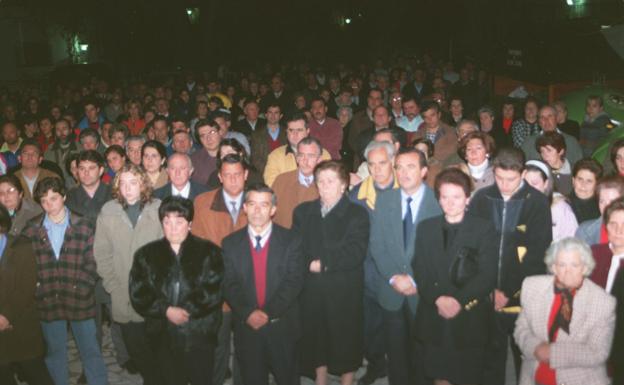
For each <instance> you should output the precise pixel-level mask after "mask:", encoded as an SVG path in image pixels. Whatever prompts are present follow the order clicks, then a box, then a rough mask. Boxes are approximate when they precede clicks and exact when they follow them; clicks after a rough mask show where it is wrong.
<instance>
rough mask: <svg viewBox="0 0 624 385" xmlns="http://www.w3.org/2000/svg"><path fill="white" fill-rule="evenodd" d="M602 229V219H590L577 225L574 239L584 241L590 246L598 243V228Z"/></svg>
mask: <svg viewBox="0 0 624 385" xmlns="http://www.w3.org/2000/svg"><path fill="white" fill-rule="evenodd" d="M601 227H602V217H598V218H596V219H590V220H588V221H585V222H583V223H581V224H580V225H579V227H578V228H577V229H576V233H575V234H574V236H575V237H577V238H579V239H581V240H583V241H585V242H586V243H587V244H588V245H590V246H592V245H595V244H598V243H600V228H601Z"/></svg>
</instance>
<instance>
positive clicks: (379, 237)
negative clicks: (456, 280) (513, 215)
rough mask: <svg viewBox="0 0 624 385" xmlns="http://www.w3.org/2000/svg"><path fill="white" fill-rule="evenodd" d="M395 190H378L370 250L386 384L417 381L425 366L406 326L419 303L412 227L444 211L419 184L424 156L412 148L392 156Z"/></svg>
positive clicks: (428, 191) (408, 326) (392, 384)
mask: <svg viewBox="0 0 624 385" xmlns="http://www.w3.org/2000/svg"><path fill="white" fill-rule="evenodd" d="M395 170H396V178H397V180H398V182H399V187H400V188H399V189H390V190H384V191H380V193H379V195H378V196H377V200H376V203H375V210H374V211H373V213H372V218H371V219H372V221H371V236H370V243H369V253H370V254H371V256H372V257H373V260H374V262H375V265H376V266H377V269H378V270H379V273H380V274H381V276H382V283H381V285H380V286H379V291H378V295H377V298H378V300H379V304H380V305H381V307H382V308H383V313H384V314H383V317H384V329H385V333H386V349H387V356H388V379H389V382H390V385H401V384H412V383H416V384H420V383H422V381H423V376H424V375H423V371H422V370H421V369H419V367H421V366H422V362H421V361H419V360H418V357H417V354H418V349H416V351H413V349H412V342H411V338H410V325H411V323H412V320H413V319H414V317H415V315H416V307H417V305H418V295H417V282H416V281H415V280H414V272H413V271H412V268H411V263H412V257H413V255H414V243H415V239H416V227H417V226H418V223H420V222H421V221H423V220H425V219H427V218H431V217H434V216H437V215H441V214H442V210H441V209H440V206H439V205H438V202H437V200H436V198H435V196H434V193H433V191H431V189H430V188H429V187H427V185H426V184H424V183H423V180H424V178H425V176H426V175H427V160H426V158H425V155H424V154H423V153H422V152H420V151H419V150H416V149H414V148H406V149H402V150H400V151H399V153H398V155H397V156H396V158H395Z"/></svg>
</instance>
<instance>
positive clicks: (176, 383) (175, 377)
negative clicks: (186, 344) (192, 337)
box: [158, 337, 215, 385]
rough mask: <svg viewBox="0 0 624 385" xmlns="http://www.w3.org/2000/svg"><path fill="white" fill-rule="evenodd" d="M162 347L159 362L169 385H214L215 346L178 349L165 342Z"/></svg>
mask: <svg viewBox="0 0 624 385" xmlns="http://www.w3.org/2000/svg"><path fill="white" fill-rule="evenodd" d="M165 338H166V337H165ZM160 345H161V346H160V347H159V352H158V362H159V364H160V368H161V370H162V372H163V376H164V378H165V381H166V382H165V383H166V384H167V385H187V384H189V383H190V385H212V376H213V363H214V353H215V347H214V345H210V344H205V345H199V346H193V347H191V348H190V349H178V348H176V347H173V346H171V345H170V344H169V343H166V342H164V341H163V343H161V344H160Z"/></svg>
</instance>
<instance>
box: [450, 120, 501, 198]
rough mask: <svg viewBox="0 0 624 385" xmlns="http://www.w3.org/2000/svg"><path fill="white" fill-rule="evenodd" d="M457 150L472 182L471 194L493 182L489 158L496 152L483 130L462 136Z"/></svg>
mask: <svg viewBox="0 0 624 385" xmlns="http://www.w3.org/2000/svg"><path fill="white" fill-rule="evenodd" d="M457 152H458V153H459V156H460V157H461V158H462V159H463V160H464V161H465V162H466V165H467V166H468V171H469V174H470V176H471V177H472V183H473V184H474V191H473V194H474V193H475V192H476V191H477V190H479V189H481V188H483V187H487V186H490V185H492V184H494V170H493V169H492V166H491V165H490V158H491V157H493V156H494V153H495V152H496V145H495V144H494V139H492V137H491V136H489V135H488V134H486V133H483V132H478V131H477V132H471V133H469V134H467V135H466V136H464V137H463V138H462V140H461V142H460V143H459V148H458V150H457Z"/></svg>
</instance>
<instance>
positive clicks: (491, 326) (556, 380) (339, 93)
mask: <svg viewBox="0 0 624 385" xmlns="http://www.w3.org/2000/svg"><path fill="white" fill-rule="evenodd" d="M222 75H223V74H222ZM0 102H1V103H2V116H1V117H0V119H1V121H0V124H1V126H0V137H1V139H2V147H0V174H1V175H0V383H2V384H7V385H11V384H17V382H16V379H19V380H21V381H23V382H25V383H28V384H29V385H51V384H54V385H69V384H70V378H69V370H68V366H69V364H68V353H67V349H68V348H67V344H68V342H67V341H68V332H71V335H72V336H73V338H74V339H75V340H76V344H77V346H78V351H79V355H80V361H81V364H82V369H83V374H82V376H81V378H80V379H79V380H78V381H79V382H82V383H87V384H89V385H105V384H107V383H108V373H107V369H106V365H105V363H104V360H103V356H102V352H101V346H102V329H103V327H110V334H111V337H112V342H113V346H114V357H115V360H116V361H117V363H118V364H119V365H120V366H121V367H122V368H123V369H125V370H126V371H127V372H129V373H133V374H137V373H138V374H139V375H140V377H141V378H142V381H143V383H144V384H145V385H186V384H192V385H206V384H214V385H222V384H223V383H224V382H225V381H226V379H227V378H229V377H231V378H232V381H233V383H234V384H235V385H242V384H244V385H252V384H259V385H262V384H265V385H268V383H269V378H270V376H272V378H273V381H274V382H275V383H277V384H278V385H290V384H298V383H300V378H301V376H305V377H308V378H311V379H313V380H314V381H315V383H316V384H317V385H326V384H328V383H329V381H330V375H332V376H338V377H339V381H340V383H341V384H343V385H349V384H354V383H358V384H360V385H370V384H373V383H374V382H375V381H376V380H377V379H379V378H382V377H388V382H389V383H390V384H391V385H408V384H417V385H425V384H435V385H450V384H474V385H477V384H483V385H502V384H505V383H506V379H508V378H509V377H514V376H515V378H516V379H517V383H519V384H523V385H524V384H539V385H555V384H563V383H565V384H568V385H570V384H579V385H593V384H595V385H607V384H624V366H622V365H621V364H618V362H620V361H619V360H621V359H622V357H624V314H623V311H622V309H624V302H623V301H624V270H622V269H620V261H622V259H623V257H624V140H619V141H616V142H614V143H612V144H611V146H610V150H609V151H610V157H609V159H607V161H605V162H604V164H601V163H600V162H598V161H596V160H594V159H592V158H591V155H592V154H593V152H594V150H596V148H597V147H598V146H600V145H601V144H602V142H603V141H604V140H605V138H606V137H607V136H608V134H609V133H610V130H611V129H612V128H613V127H614V124H613V123H612V122H611V120H610V119H609V117H608V115H607V114H606V113H605V112H604V108H603V101H602V99H601V98H600V97H599V96H590V97H589V98H588V99H587V103H586V116H585V119H584V121H583V122H580V123H578V122H574V121H572V120H570V119H569V118H568V116H567V109H566V105H565V103H563V102H561V101H558V102H556V103H554V104H552V105H545V104H542V103H541V101H540V100H538V99H536V98H535V97H533V96H529V97H527V98H525V99H522V100H516V99H510V98H504V99H500V98H499V99H497V98H495V97H494V95H492V93H491V87H490V84H489V83H488V75H487V73H486V72H485V71H482V70H477V69H476V68H475V66H474V65H472V64H471V63H466V65H465V66H464V67H462V68H461V69H460V70H459V71H458V72H455V71H454V69H453V65H452V64H451V63H443V62H442V63H437V62H434V61H432V60H431V58H429V57H425V58H424V59H423V61H422V62H419V63H415V62H410V61H403V62H401V61H399V62H397V63H395V65H393V66H392V67H391V68H388V67H386V66H385V65H384V63H383V62H381V61H377V62H375V63H374V64H373V65H372V66H370V67H367V66H361V67H359V68H358V69H350V68H348V67H346V66H342V65H341V66H338V67H336V68H335V69H333V72H331V73H330V74H326V72H325V71H324V70H323V69H312V68H310V67H309V66H305V65H302V66H298V67H289V66H283V67H281V68H280V69H277V70H275V69H271V68H270V66H268V67H267V68H266V69H265V70H263V71H261V72H243V73H240V74H236V75H232V74H231V73H230V74H228V76H226V77H205V76H204V77H201V76H195V75H194V74H193V73H190V72H189V73H185V74H183V75H182V76H181V77H180V78H179V79H176V78H174V77H172V78H166V79H160V80H159V81H157V82H154V83H153V84H148V83H146V82H141V81H137V82H133V83H128V84H124V85H115V86H111V84H109V83H108V82H107V81H104V80H101V79H96V78H94V79H92V80H91V81H90V82H89V83H87V84H80V85H78V84H72V83H68V84H60V85H58V86H56V87H54V88H53V89H51V90H50V92H49V93H48V94H47V96H46V97H45V98H42V97H40V96H38V95H37V93H36V92H35V90H33V89H22V90H20V91H19V92H8V91H7V92H2V93H0ZM232 347H233V349H234V350H233V354H232V352H231V348H232ZM509 353H511V354H509ZM231 358H233V359H231ZM508 361H510V363H513V365H512V367H513V368H514V373H511V374H510V373H506V368H507V367H508V365H507V362H508ZM364 364H365V366H366V371H365V374H364V375H363V376H361V377H359V378H356V376H355V373H356V372H357V371H358V369H359V368H360V367H362V366H363V365H364Z"/></svg>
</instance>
